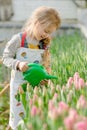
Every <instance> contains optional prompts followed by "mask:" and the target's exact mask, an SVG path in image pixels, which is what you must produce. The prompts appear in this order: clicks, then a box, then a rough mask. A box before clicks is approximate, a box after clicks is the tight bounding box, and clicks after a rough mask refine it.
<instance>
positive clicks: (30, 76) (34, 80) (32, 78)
mask: <svg viewBox="0 0 87 130" xmlns="http://www.w3.org/2000/svg"><path fill="white" fill-rule="evenodd" d="M28 66H29V69H28V70H27V71H25V72H23V77H24V79H25V80H27V81H28V82H29V83H30V85H32V87H35V86H37V85H39V83H40V81H41V80H44V79H47V80H48V79H57V77H56V76H52V75H49V74H48V73H47V71H46V70H45V68H44V67H43V66H42V65H41V64H37V63H30V64H28Z"/></svg>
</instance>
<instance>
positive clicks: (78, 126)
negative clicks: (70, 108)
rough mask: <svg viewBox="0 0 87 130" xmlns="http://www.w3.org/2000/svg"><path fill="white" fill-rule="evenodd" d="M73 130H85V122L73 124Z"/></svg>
mask: <svg viewBox="0 0 87 130" xmlns="http://www.w3.org/2000/svg"><path fill="white" fill-rule="evenodd" d="M75 130H87V121H80V122H77V123H76V124H75Z"/></svg>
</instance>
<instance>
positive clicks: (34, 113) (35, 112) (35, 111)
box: [31, 106, 38, 116]
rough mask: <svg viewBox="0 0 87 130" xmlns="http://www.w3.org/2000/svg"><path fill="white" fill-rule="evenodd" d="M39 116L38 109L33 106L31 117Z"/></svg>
mask: <svg viewBox="0 0 87 130" xmlns="http://www.w3.org/2000/svg"><path fill="white" fill-rule="evenodd" d="M37 114H38V108H37V107H36V106H32V108H31V116H36V115H37Z"/></svg>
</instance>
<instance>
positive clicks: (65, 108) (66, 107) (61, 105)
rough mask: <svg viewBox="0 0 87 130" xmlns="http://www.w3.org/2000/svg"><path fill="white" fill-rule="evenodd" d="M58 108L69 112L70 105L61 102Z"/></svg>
mask: <svg viewBox="0 0 87 130" xmlns="http://www.w3.org/2000/svg"><path fill="white" fill-rule="evenodd" d="M58 107H59V108H60V109H61V110H62V111H67V110H68V108H69V107H68V105H67V104H66V103H64V102H63V101H60V102H59V103H58Z"/></svg>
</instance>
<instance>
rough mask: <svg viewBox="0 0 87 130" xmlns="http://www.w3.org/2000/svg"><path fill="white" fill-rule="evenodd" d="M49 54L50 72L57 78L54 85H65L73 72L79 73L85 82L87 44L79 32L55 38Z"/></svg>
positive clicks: (86, 77)
mask: <svg viewBox="0 0 87 130" xmlns="http://www.w3.org/2000/svg"><path fill="white" fill-rule="evenodd" d="M51 54H52V71H53V73H54V75H57V76H58V80H57V82H56V83H59V84H61V85H63V84H65V83H66V81H67V79H68V78H69V77H70V76H73V74H74V73H75V72H79V74H80V76H81V77H82V78H84V79H85V80H87V74H86V73H87V43H86V39H85V38H84V37H83V36H82V35H81V34H80V32H79V31H75V32H74V33H73V34H72V35H67V34H65V35H63V36H58V37H57V38H55V39H54V40H53V42H52V46H51Z"/></svg>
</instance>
